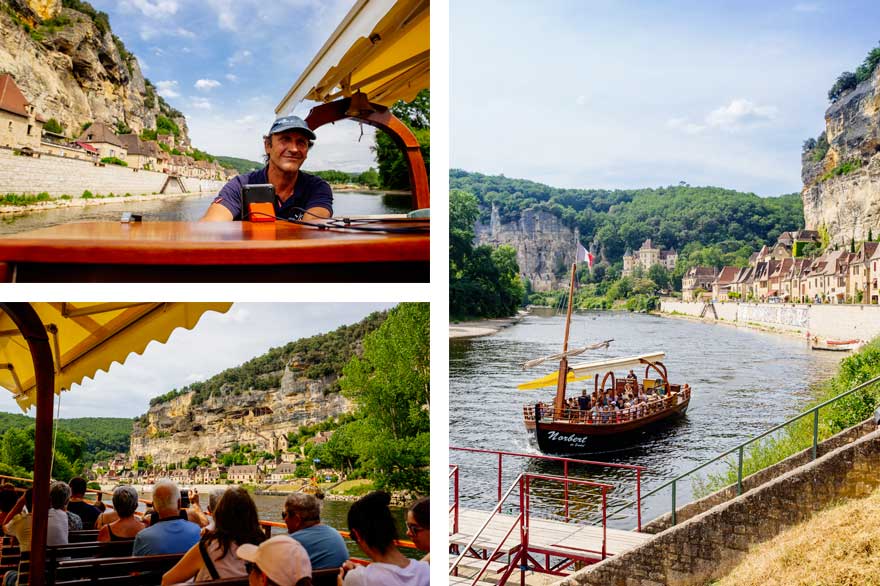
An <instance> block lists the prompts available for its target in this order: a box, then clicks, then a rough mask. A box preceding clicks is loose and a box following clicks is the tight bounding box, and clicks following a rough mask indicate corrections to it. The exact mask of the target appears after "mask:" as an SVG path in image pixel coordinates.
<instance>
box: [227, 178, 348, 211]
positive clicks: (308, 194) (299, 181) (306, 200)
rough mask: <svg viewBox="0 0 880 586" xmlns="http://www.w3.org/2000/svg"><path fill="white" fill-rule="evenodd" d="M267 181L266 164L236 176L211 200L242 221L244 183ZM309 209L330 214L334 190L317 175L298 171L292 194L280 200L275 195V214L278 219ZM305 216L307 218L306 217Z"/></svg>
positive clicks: (264, 182)
mask: <svg viewBox="0 0 880 586" xmlns="http://www.w3.org/2000/svg"><path fill="white" fill-rule="evenodd" d="M266 183H269V167H263V168H262V169H257V170H256V171H251V172H250V173H247V174H246V175H236V176H235V177H233V178H232V179H230V180H229V182H228V183H227V184H226V185H224V186H223V189H221V190H220V194H219V195H217V197H216V198H214V203H219V204H220V205H222V206H223V207H225V208H226V209H227V210H229V211H230V212H232V219H233V220H241V192H242V190H243V188H244V186H245V185H259V184H266ZM297 208H302V209H297ZM309 208H325V209H326V210H328V211H329V212H330V215H333V191H332V190H331V189H330V184H329V183H327V182H326V181H324V180H323V179H321V178H320V177H318V176H317V175H310V174H309V173H305V172H303V171H300V172H299V173H298V174H297V176H296V183H295V184H294V185H293V195H291V196H290V197H288V198H287V201H285V202H283V203H282V202H281V200H279V199H278V196H277V195H276V196H275V215H276V216H277V217H279V218H293V217H299V215H300V214H302V212H303V210H307V209H309ZM304 219H305V220H307V221H308V220H309V218H304ZM311 219H313V220H314V219H315V218H311Z"/></svg>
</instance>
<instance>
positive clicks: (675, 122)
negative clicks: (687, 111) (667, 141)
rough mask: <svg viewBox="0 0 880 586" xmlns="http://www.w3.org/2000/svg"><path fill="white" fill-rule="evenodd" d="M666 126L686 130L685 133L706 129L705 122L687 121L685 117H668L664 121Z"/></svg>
mask: <svg viewBox="0 0 880 586" xmlns="http://www.w3.org/2000/svg"><path fill="white" fill-rule="evenodd" d="M666 126H668V127H669V128H674V129H676V130H681V131H683V132H686V133H687V134H699V133H701V132H703V131H704V130H706V125H705V124H696V123H694V122H689V121H688V119H687V118H670V119H669V120H667V121H666Z"/></svg>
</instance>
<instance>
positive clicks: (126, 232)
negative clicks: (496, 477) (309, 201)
mask: <svg viewBox="0 0 880 586" xmlns="http://www.w3.org/2000/svg"><path fill="white" fill-rule="evenodd" d="M427 225H428V223H427V222H426V221H419V222H415V221H414V222H411V223H410V222H408V223H406V224H402V223H393V224H387V227H395V228H399V227H402V226H427ZM373 226H377V225H375V224H374V225H373ZM381 226H386V225H384V224H383V225H381ZM429 244H430V237H429V235H428V233H427V232H420V233H413V234H394V233H387V232H370V233H365V232H355V231H347V230H336V229H333V230H318V229H316V228H311V227H307V226H299V225H295V224H288V223H281V222H277V223H273V222H266V223H262V222H260V223H251V222H210V223H200V222H136V223H130V224H126V223H121V222H84V223H73V224H62V225H59V226H52V227H50V228H43V229H40V230H34V231H30V232H22V233H19V234H13V235H9V236H6V237H2V238H0V281H5V282H220V283H222V282H257V283H258V282H391V283H394V282H428V281H429V248H430V247H429Z"/></svg>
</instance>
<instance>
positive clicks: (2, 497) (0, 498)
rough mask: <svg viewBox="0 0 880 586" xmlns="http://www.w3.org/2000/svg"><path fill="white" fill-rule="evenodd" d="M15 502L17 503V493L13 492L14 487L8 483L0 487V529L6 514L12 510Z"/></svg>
mask: <svg viewBox="0 0 880 586" xmlns="http://www.w3.org/2000/svg"><path fill="white" fill-rule="evenodd" d="M16 502H18V493H17V492H16V491H15V487H14V486H13V485H11V484H9V483H8V482H7V483H5V484H3V485H2V486H0V527H2V524H3V519H4V518H5V517H6V513H8V512H9V511H11V510H12V507H14V506H15V503H16Z"/></svg>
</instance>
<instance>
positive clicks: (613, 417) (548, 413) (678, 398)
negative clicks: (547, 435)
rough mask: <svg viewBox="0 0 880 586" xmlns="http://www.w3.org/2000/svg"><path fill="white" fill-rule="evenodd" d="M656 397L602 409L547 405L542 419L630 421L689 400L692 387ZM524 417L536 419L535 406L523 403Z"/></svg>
mask: <svg viewBox="0 0 880 586" xmlns="http://www.w3.org/2000/svg"><path fill="white" fill-rule="evenodd" d="M652 396H654V397H657V398H655V399H648V400H646V401H644V402H642V403H638V404H636V405H632V406H630V407H624V408H623V409H618V408H613V407H611V408H608V410H604V411H603V410H601V409H595V408H594V409H578V408H571V407H565V408H563V409H554V408H553V407H547V408H542V409H541V421H545V422H567V423H578V424H585V425H610V424H618V423H628V422H630V421H637V420H639V419H642V418H645V417H650V416H651V415H654V414H655V413H659V412H661V411H665V410H667V409H671V408H673V407H675V406H676V405H678V404H679V403H681V402H682V401H687V400H689V399H690V397H691V389H690V387H689V386H687V385H685V386H684V387H682V388H681V390H679V391H674V392H672V393H668V394H666V395H663V396H657V395H652ZM523 418H524V419H525V420H526V421H534V420H535V406H534V405H523Z"/></svg>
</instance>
